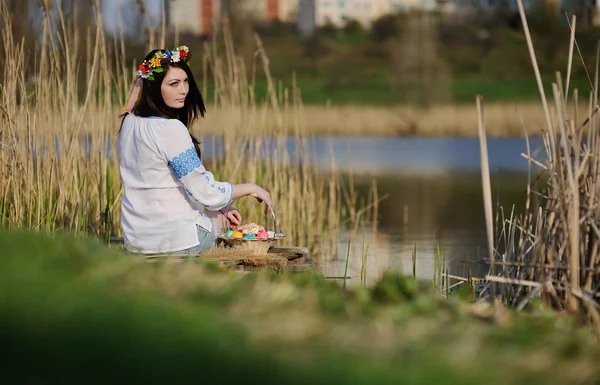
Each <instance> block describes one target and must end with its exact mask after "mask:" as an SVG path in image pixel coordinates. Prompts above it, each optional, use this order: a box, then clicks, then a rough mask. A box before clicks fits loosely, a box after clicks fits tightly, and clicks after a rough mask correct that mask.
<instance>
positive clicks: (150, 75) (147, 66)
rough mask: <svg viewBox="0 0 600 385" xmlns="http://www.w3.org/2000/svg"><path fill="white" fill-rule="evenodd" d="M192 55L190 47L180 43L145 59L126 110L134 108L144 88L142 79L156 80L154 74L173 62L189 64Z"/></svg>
mask: <svg viewBox="0 0 600 385" xmlns="http://www.w3.org/2000/svg"><path fill="white" fill-rule="evenodd" d="M191 57H192V54H191V53H190V49H189V48H188V47H187V46H185V45H180V46H179V47H175V48H173V49H172V50H168V49H167V50H165V51H156V53H155V54H154V56H153V57H152V59H150V60H144V62H143V63H142V64H140V66H139V67H138V72H137V77H138V79H137V81H136V82H135V85H134V86H133V90H132V91H131V95H130V96H129V101H128V102H127V104H126V105H125V111H127V112H129V113H130V112H131V110H133V106H134V105H135V102H136V101H137V99H138V96H139V95H140V91H141V89H142V79H147V80H150V81H152V80H154V74H155V73H161V72H163V71H164V70H165V68H167V67H168V66H169V64H171V63H180V62H181V63H186V64H188V65H189V61H190V59H191Z"/></svg>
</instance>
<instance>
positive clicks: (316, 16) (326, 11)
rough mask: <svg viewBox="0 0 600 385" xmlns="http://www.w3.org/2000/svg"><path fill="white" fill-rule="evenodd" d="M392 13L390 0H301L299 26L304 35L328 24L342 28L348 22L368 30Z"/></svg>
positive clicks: (298, 17)
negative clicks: (359, 24)
mask: <svg viewBox="0 0 600 385" xmlns="http://www.w3.org/2000/svg"><path fill="white" fill-rule="evenodd" d="M390 12H391V2H390V0H300V3H299V5H298V16H297V25H298V29H299V30H300V32H301V33H302V34H304V35H310V34H312V33H313V31H314V30H315V29H317V28H318V27H320V26H323V25H326V24H333V25H335V26H337V27H342V26H343V25H344V24H345V23H346V22H347V21H348V20H357V21H359V22H360V23H361V24H362V25H363V26H365V27H367V28H368V27H369V26H370V25H371V22H372V21H373V20H375V19H377V18H379V17H381V16H383V15H385V14H388V13H390Z"/></svg>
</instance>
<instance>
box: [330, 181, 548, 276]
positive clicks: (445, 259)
mask: <svg viewBox="0 0 600 385" xmlns="http://www.w3.org/2000/svg"><path fill="white" fill-rule="evenodd" d="M373 178H375V179H376V180H377V183H378V190H379V193H380V195H385V194H389V197H388V198H387V199H385V200H383V201H382V202H381V203H380V212H379V214H380V215H379V218H378V219H379V226H378V232H377V233H376V234H373V233H372V232H371V231H370V230H365V231H363V232H360V233H358V234H355V235H353V236H352V235H350V234H344V235H343V236H342V237H341V238H340V239H339V241H338V244H337V248H338V252H337V255H335V256H333V257H332V258H330V259H328V260H325V261H321V262H320V263H319V266H320V268H321V269H322V270H323V272H324V273H325V274H326V275H328V276H330V277H343V276H344V271H345V264H346V252H347V250H348V239H350V240H351V248H350V257H349V263H348V264H349V267H348V275H349V276H350V277H351V280H350V281H349V282H348V283H350V284H357V283H360V280H361V268H362V266H363V256H364V251H365V250H366V247H364V246H363V237H364V242H365V244H368V246H369V248H368V253H367V258H366V261H367V284H370V283H372V282H373V281H374V280H376V279H377V278H378V277H379V276H380V275H381V273H382V272H383V271H385V270H386V269H392V270H394V271H398V272H401V273H403V274H408V275H412V274H413V254H415V255H416V264H415V274H416V276H417V277H418V278H422V279H432V278H433V276H434V274H435V273H436V272H439V268H440V264H443V265H445V267H447V268H448V272H449V273H451V274H458V275H461V276H466V275H467V274H468V270H469V269H470V270H471V274H472V275H475V276H482V275H483V274H485V272H486V271H487V266H486V265H485V264H482V263H478V261H481V260H482V258H487V256H488V251H487V243H486V232H485V223H484V210H483V198H482V190H481V176H480V175H479V174H477V173H452V174H448V175H435V176H432V175H427V174H425V175H414V174H413V175H407V174H389V175H385V176H381V175H380V176H376V177H372V178H368V177H363V178H359V179H358V180H357V179H356V178H355V182H356V183H357V184H358V187H359V191H360V193H361V194H362V195H363V196H366V195H367V192H368V188H369V186H370V183H371V180H372V179H373ZM526 184H527V175H526V174H523V173H513V172H496V173H494V174H492V192H493V199H494V202H495V207H496V205H498V204H499V206H500V207H502V208H504V210H506V211H507V213H506V215H510V211H511V210H512V209H513V207H514V210H515V213H519V212H522V211H523V210H524V207H525V200H526V194H525V191H526ZM533 203H534V205H535V204H536V203H537V202H536V201H535V200H534V202H533ZM415 248H416V251H415Z"/></svg>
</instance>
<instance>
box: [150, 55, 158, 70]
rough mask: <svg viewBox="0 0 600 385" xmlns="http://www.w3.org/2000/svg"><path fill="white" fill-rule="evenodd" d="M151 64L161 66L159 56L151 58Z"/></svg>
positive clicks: (156, 66)
mask: <svg viewBox="0 0 600 385" xmlns="http://www.w3.org/2000/svg"><path fill="white" fill-rule="evenodd" d="M150 64H152V66H153V67H155V68H158V67H160V59H159V58H157V57H154V58H152V59H150Z"/></svg>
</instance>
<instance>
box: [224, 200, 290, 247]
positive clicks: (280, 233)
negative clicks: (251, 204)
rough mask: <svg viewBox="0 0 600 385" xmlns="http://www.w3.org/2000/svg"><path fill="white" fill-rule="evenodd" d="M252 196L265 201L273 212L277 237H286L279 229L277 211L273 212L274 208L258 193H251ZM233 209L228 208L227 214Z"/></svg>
mask: <svg viewBox="0 0 600 385" xmlns="http://www.w3.org/2000/svg"><path fill="white" fill-rule="evenodd" d="M250 195H251V196H253V197H254V198H258V199H260V200H261V201H263V202H264V203H266V204H267V206H268V207H269V210H270V211H271V214H272V215H273V231H274V232H275V236H276V237H285V234H284V233H283V231H281V229H278V228H277V217H275V210H273V207H272V206H271V205H270V204H269V203H268V202H267V201H266V200H264V199H263V198H261V197H260V196H259V195H258V194H256V193H251V194H250ZM230 208H231V204H229V205H228V206H227V211H226V213H228V212H229V209H230Z"/></svg>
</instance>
